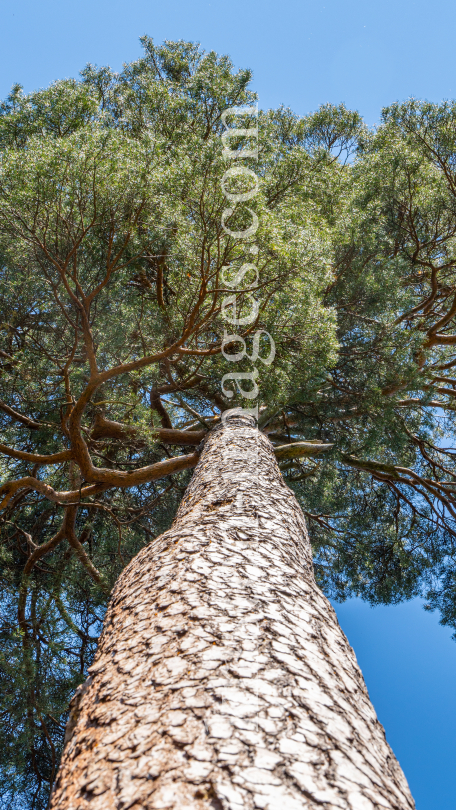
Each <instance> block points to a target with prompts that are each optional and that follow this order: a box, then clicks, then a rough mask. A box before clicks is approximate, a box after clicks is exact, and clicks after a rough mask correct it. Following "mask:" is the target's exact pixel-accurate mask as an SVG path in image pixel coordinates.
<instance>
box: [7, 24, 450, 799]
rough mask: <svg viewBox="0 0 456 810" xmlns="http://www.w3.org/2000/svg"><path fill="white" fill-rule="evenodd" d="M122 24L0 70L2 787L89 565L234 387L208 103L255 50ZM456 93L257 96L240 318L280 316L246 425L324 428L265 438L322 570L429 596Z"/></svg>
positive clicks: (49, 711) (70, 649) (436, 533)
mask: <svg viewBox="0 0 456 810" xmlns="http://www.w3.org/2000/svg"><path fill="white" fill-rule="evenodd" d="M143 45H144V48H145V55H144V57H143V58H142V59H140V60H138V61H137V62H134V63H132V64H130V65H127V66H126V67H125V68H124V70H123V72H122V73H121V74H113V73H111V72H110V71H109V70H108V69H104V68H103V69H100V70H98V69H96V68H94V67H92V66H88V67H87V68H86V69H85V70H84V71H83V73H82V79H81V81H80V82H76V81H64V82H57V83H56V84H54V85H52V86H51V87H50V88H49V89H47V90H44V91H40V92H39V93H35V94H31V95H30V96H24V95H23V94H22V92H21V89H20V88H19V87H16V88H14V89H13V91H12V93H11V95H10V97H9V98H8V100H7V101H6V102H5V104H4V105H3V107H2V116H1V118H0V144H1V150H2V162H1V170H0V251H1V256H2V269H1V276H0V284H1V297H0V302H1V303H0V306H1V310H2V316H1V321H2V343H1V350H0V358H1V364H2V376H1V377H0V386H1V387H2V391H1V393H0V397H1V401H0V413H1V417H0V418H1V420H2V422H1V430H2V444H1V446H0V450H1V452H2V457H1V464H2V474H3V478H4V481H5V483H4V484H3V486H2V487H1V489H0V493H1V497H2V508H3V512H2V521H3V522H2V572H3V573H2V585H3V593H4V597H3V602H2V607H3V617H4V619H3V626H2V642H3V643H2V653H1V655H2V657H1V659H0V663H1V670H0V677H1V678H2V681H3V684H2V685H5V686H6V685H7V686H8V689H6V688H5V689H2V692H3V694H4V695H5V698H4V702H3V706H2V718H3V730H4V731H3V732H2V733H3V737H2V741H1V742H2V752H3V758H4V762H5V766H4V768H3V771H2V778H3V791H4V800H5V801H7V802H8V803H11V801H12V797H13V796H17V797H18V799H17V801H18V802H19V804H18V806H21V804H20V803H21V802H23V801H26V802H28V804H29V806H33V807H41V806H44V805H45V804H46V801H47V798H46V797H47V794H48V790H49V784H50V783H51V782H52V780H53V777H54V774H55V770H56V767H57V764H58V758H59V753H60V747H61V741H62V735H63V729H64V725H65V720H66V713H67V710H68V701H69V698H70V696H71V694H72V692H73V691H74V688H75V686H76V685H77V683H79V682H81V681H82V680H83V678H84V673H85V671H86V669H87V666H88V664H89V663H90V661H91V658H92V656H93V652H94V649H95V643H96V639H97V635H98V632H99V628H100V622H101V621H102V618H103V615H104V610H105V605H106V600H107V595H108V593H109V591H110V588H111V587H112V585H113V584H114V582H115V580H116V579H117V576H118V575H119V573H120V572H121V570H122V569H123V567H124V565H125V564H126V563H127V562H128V561H129V560H130V559H131V558H132V557H133V556H134V555H135V554H136V552H137V551H138V550H139V549H140V548H141V547H142V546H143V545H145V544H146V543H147V542H149V541H150V539H152V538H153V537H154V536H156V535H157V534H159V533H160V532H161V531H163V530H164V529H166V528H167V527H168V526H169V525H170V522H171V519H172V516H173V515H174V513H175V510H176V508H177V506H178V504H179V501H180V498H181V496H182V493H183V491H184V489H185V485H186V483H187V482H188V478H189V473H188V472H185V470H188V469H190V468H191V467H192V466H194V464H195V463H196V460H197V458H198V453H197V452H196V449H197V447H198V445H199V443H200V442H201V440H202V438H203V437H204V435H205V433H206V432H207V430H208V428H209V427H211V426H212V425H213V424H214V423H215V422H216V420H217V419H218V418H219V414H220V412H221V410H224V409H226V408H227V407H229V406H232V405H233V404H240V403H241V401H240V399H239V398H237V399H236V398H233V400H228V399H226V398H225V397H224V396H223V393H222V392H221V389H220V380H221V378H222V376H223V374H225V373H227V365H228V364H227V362H226V360H225V359H224V358H223V356H222V354H221V348H222V346H221V338H222V336H223V332H224V329H225V327H226V321H225V320H224V319H223V317H222V314H221V302H222V298H223V296H224V294H225V293H226V286H224V285H226V283H227V276H228V280H229V278H231V276H230V275H229V274H230V270H231V268H233V273H234V270H235V269H236V268H237V266H238V262H239V260H241V259H244V260H245V255H246V253H245V251H246V243H245V241H241V240H236V239H232V238H229V237H228V236H227V235H226V233H224V232H223V230H222V228H221V215H222V212H223V210H224V208H225V207H226V199H225V198H224V196H223V194H222V190H221V187H220V179H221V177H222V175H223V173H224V171H225V170H226V167H227V164H226V162H225V161H224V160H223V158H222V154H221V152H222V149H221V139H220V134H221V132H222V129H223V127H222V124H221V114H222V112H223V111H224V110H225V109H226V108H227V107H230V106H235V105H240V104H250V103H252V102H253V101H254V99H255V96H254V95H253V94H252V93H251V91H250V90H249V89H248V84H249V81H250V74H249V72H248V71H240V72H238V73H234V72H233V69H232V65H231V63H230V62H229V60H228V59H227V58H226V57H222V58H219V57H217V56H216V55H215V54H214V53H208V54H205V53H203V52H202V51H201V50H200V49H199V48H198V47H196V46H194V45H191V44H188V43H166V44H165V45H164V46H162V47H160V48H156V47H155V46H154V45H153V43H152V41H151V40H150V39H148V38H144V39H143ZM455 121H456V113H455V108H454V106H452V105H451V104H445V105H441V106H435V105H428V104H421V103H418V102H409V103H407V104H406V105H396V106H394V107H392V108H390V109H388V110H386V111H385V113H384V122H383V124H382V126H381V127H380V128H379V130H378V131H377V132H376V133H369V132H367V130H366V129H365V127H363V125H362V122H361V120H360V118H359V116H358V115H357V114H356V113H352V112H349V111H347V110H346V109H345V108H344V107H338V108H334V107H331V106H325V107H322V108H321V109H320V110H319V111H318V112H317V113H315V114H313V115H311V116H308V117H307V118H303V119H302V118H301V119H300V118H298V117H296V116H294V115H293V114H292V113H291V112H290V111H289V110H285V109H280V110H278V111H271V112H268V113H260V116H259V129H260V142H259V145H260V149H259V159H258V163H255V164H253V163H252V164H249V163H248V162H247V165H252V166H254V168H255V171H256V172H257V173H258V175H259V176H260V177H261V185H260V193H259V194H258V195H257V196H256V198H255V200H254V201H252V203H251V207H252V208H253V209H254V210H255V212H256V213H257V215H258V216H259V220H260V228H259V230H258V232H257V234H256V235H255V244H257V245H258V248H259V253H258V255H257V257H256V263H257V265H258V269H259V279H260V281H259V283H258V284H256V285H254V284H253V278H252V285H251V287H252V290H254V291H255V295H256V297H258V300H259V301H260V310H259V314H258V318H257V320H256V322H255V323H254V324H253V325H251V326H249V327H246V328H245V329H244V331H243V333H242V335H243V337H244V338H246V339H247V338H248V336H249V335H250V334H252V332H254V331H255V330H257V329H264V330H267V331H269V332H270V333H271V334H273V336H274V340H275V342H276V347H277V353H276V359H275V361H274V364H273V365H272V366H269V367H268V366H266V365H264V364H263V365H262V368H261V378H260V385H261V398H262V403H263V408H262V410H261V418H260V424H261V426H262V429H263V430H264V431H265V432H266V433H267V434H268V435H269V437H270V438H271V439H272V441H273V442H275V443H276V444H279V445H283V444H285V443H288V442H292V441H297V440H300V439H302V438H304V439H306V440H308V441H312V440H313V441H314V442H318V443H319V444H322V443H331V444H334V449H333V450H332V451H331V452H329V453H325V454H324V455H322V456H321V457H320V456H319V457H318V459H317V458H314V457H313V456H307V457H304V458H303V457H301V458H300V459H296V458H292V459H290V460H289V461H285V462H284V463H283V465H282V466H283V474H284V476H285V479H286V481H287V483H288V484H289V485H290V486H292V488H293V489H294V490H295V492H296V494H297V496H298V499H299V500H300V502H301V503H302V504H303V507H304V510H305V513H306V516H307V518H308V522H309V528H310V531H311V538H312V541H313V544H314V549H315V562H316V571H317V575H318V578H319V581H320V583H321V584H322V585H323V587H324V588H325V590H326V592H327V593H332V594H333V595H335V596H337V597H341V598H344V597H345V596H347V595H349V594H351V593H356V594H359V595H361V596H363V597H364V598H367V599H369V600H370V601H371V602H378V601H383V602H393V601H398V600H400V599H403V598H408V597H410V596H412V595H414V594H416V593H420V592H423V591H425V592H426V593H427V594H428V599H429V605H430V606H431V607H439V608H440V609H441V611H442V616H443V620H444V621H446V622H447V623H453V622H454V615H455V614H454V610H455V608H454V598H453V593H454V573H453V572H454V553H453V542H454V531H455V526H454V508H455V504H454V496H453V493H454V487H455V484H456V478H455V475H454V473H455V468H454V463H453V459H454V455H453V451H452V449H451V436H452V424H453V404H452V398H453V397H454V391H453V389H454V382H453V380H452V377H451V369H452V368H453V366H454V363H456V359H455V358H454V355H453V353H452V345H453V344H454V342H455V340H456V338H455V337H454V336H453V335H452V332H451V330H452V326H454V323H453V318H454V314H455V312H456V310H455V309H454V303H453V302H454V300H456V299H455V291H456V287H455V278H454V270H453V264H452V263H453V250H454V247H453V246H454V229H455V223H456V220H455V207H454V146H455ZM247 161H248V159H247ZM242 188H245V187H242ZM236 216H237V220H236ZM243 216H244V215H243V214H242V213H238V214H237V215H235V217H233V218H232V221H233V222H236V221H237V223H238V225H239V228H240V229H241V228H243V227H246V221H245V220H244V218H243ZM231 227H233V226H231ZM247 247H248V245H247ZM223 267H225V268H228V269H225V271H224V274H223V275H222V268H223ZM245 306H246V308H247V307H248V303H247V301H246V303H245ZM225 348H226V350H227V351H231V348H233V352H235V351H237V349H238V346H236V345H235V344H234V345H233V347H231V346H226V347H225ZM260 352H261V353H262V356H264V357H265V356H267V354H268V352H269V343H268V340H267V339H266V337H265V338H264V342H262V344H261V347H260ZM237 368H239V369H242V370H246V371H248V370H250V369H251V364H250V363H249V362H248V360H247V359H244V360H243V361H242V363H240V364H239V366H237ZM229 370H231V369H229ZM455 390H456V389H455ZM448 445H450V446H449V447H448ZM173 446H174V448H173ZM171 448H173V449H171ZM176 448H177V449H176ZM309 452H310V451H309ZM320 459H321V460H320ZM21 797H22V798H21ZM24 797H25V798H24Z"/></svg>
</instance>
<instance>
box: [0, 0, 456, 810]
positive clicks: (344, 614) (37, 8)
mask: <svg viewBox="0 0 456 810" xmlns="http://www.w3.org/2000/svg"><path fill="white" fill-rule="evenodd" d="M455 29H456V5H455V4H454V0H453V2H450V0H444V2H442V1H441V0H437V2H434V3H433V4H432V6H431V5H430V3H424V2H420V0H417V2H412V0H395V1H394V2H393V0H382V3H369V4H368V3H366V2H359V0H345V2H344V3H341V2H340V0H339V1H338V2H336V1H335V0H323V2H307V0H304V2H302V0H301V2H300V1H299V0H281V1H280V2H278V1H277V0H276V2H271V1H270V0H251V2H250V3H249V4H247V3H246V2H245V1H242V2H241V0H231V2H229V3H228V2H220V0H210V2H209V1H208V0H193V2H190V0H185V2H184V0H167V2H163V0H161V2H160V3H158V2H156V0H148V2H146V0H129V2H128V3H125V2H120V0H109V2H108V0H78V2H77V3H76V2H65V0H40V2H36V0H33V2H32V0H17V2H16V3H14V4H13V3H10V4H9V5H7V4H6V3H4V4H3V6H2V26H1V37H0V45H1V47H0V63H1V70H0V97H1V98H3V97H5V96H6V95H7V93H8V92H9V89H10V88H11V86H12V84H13V83H15V82H20V83H21V84H22V85H23V86H24V87H25V89H26V90H27V91H30V90H34V89H37V88H39V87H44V86H46V85H48V84H49V83H50V82H51V81H53V80H54V79H57V78H63V77H66V76H77V75H78V72H79V70H80V69H81V68H82V67H83V66H84V64H85V63H86V62H93V63H96V64H98V65H103V64H109V65H110V66H111V67H112V68H114V69H120V68H121V66H122V63H123V62H124V61H130V60H132V59H135V58H136V57H138V56H139V54H140V46H139V42H138V38H139V36H141V35H142V34H144V33H147V34H149V35H150V36H152V37H153V38H154V39H155V41H156V42H161V41H162V40H164V39H187V40H192V41H198V42H201V44H202V46H203V47H204V48H205V49H214V50H216V51H218V52H222V53H228V54H230V56H231V58H232V60H233V62H234V64H235V65H236V66H237V67H250V68H252V69H253V73H254V82H253V85H254V88H255V89H256V90H257V92H258V93H259V97H260V105H261V106H262V107H274V106H278V105H279V104H285V105H287V106H290V107H292V108H293V109H294V110H295V111H296V112H297V113H301V114H304V113H307V112H310V111H311V110H314V109H316V108H317V107H318V106H319V105H320V104H322V103H325V102H328V101H329V102H333V103H338V102H341V101H344V102H345V103H346V104H347V105H348V106H349V107H352V108H356V109H358V110H359V111H360V112H361V114H362V115H363V116H364V117H365V120H366V122H367V123H368V124H370V125H372V124H374V123H375V122H377V121H378V120H379V117H380V112H381V108H382V106H385V105H387V104H390V103H391V102H393V101H396V100H398V99H399V100H402V99H405V98H408V97H409V96H412V95H413V96H417V97H421V98H428V99H430V100H432V101H440V100H442V99H444V98H451V97H455V96H456V74H455V67H454V62H455V56H454V53H455V46H454V43H455V33H456V30H455ZM336 609H337V612H338V614H339V618H340V621H341V624H342V627H343V629H344V631H345V632H346V634H347V636H348V638H349V641H350V642H351V644H352V645H353V647H354V648H355V651H356V654H357V656H358V660H359V662H360V664H361V667H362V669H363V672H364V675H365V678H366V682H367V685H368V688H369V691H370V694H371V697H372V700H373V703H374V705H375V707H376V710H377V713H378V715H379V718H380V720H381V722H382V723H383V724H384V726H385V728H386V733H387V737H388V740H389V742H390V744H391V745H392V747H393V749H394V751H395V753H396V755H397V756H398V758H399V760H400V762H401V765H402V767H403V768H404V771H405V773H406V776H407V778H408V780H409V782H410V785H411V788H412V792H413V794H414V797H415V800H416V804H417V810H454V808H455V806H456V799H455V793H456V791H455V788H454V776H453V774H454V772H455V771H456V767H455V765H456V763H455V758H456V757H455V752H456V745H455V743H456V689H455V685H456V643H455V642H454V641H451V638H450V636H451V633H450V631H449V630H448V629H446V628H442V627H440V626H439V625H438V618H437V617H436V616H435V615H430V614H428V613H425V612H424V611H423V610H422V608H421V606H420V604H419V602H418V601H413V602H411V603H408V604H405V605H399V606H394V607H380V608H375V609H372V608H370V607H368V606H367V605H364V604H363V603H361V602H359V601H358V600H351V601H350V602H348V603H346V604H344V605H336Z"/></svg>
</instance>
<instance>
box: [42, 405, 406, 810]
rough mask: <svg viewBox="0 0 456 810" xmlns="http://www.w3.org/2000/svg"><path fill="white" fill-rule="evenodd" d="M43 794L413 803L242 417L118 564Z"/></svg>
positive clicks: (168, 804) (135, 803)
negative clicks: (166, 514) (158, 527)
mask: <svg viewBox="0 0 456 810" xmlns="http://www.w3.org/2000/svg"><path fill="white" fill-rule="evenodd" d="M89 672H90V677H89V678H88V680H87V681H86V682H85V684H84V685H83V686H82V687H79V690H78V692H77V693H76V695H75V697H74V698H73V701H72V706H71V715H70V720H69V723H68V728H67V743H66V746H65V750H64V754H63V759H62V764H61V767H60V771H59V774H58V779H57V782H56V786H55V789H54V792H53V797H52V801H51V807H52V808H53V810H56V809H57V808H59V810H114V809H115V810H156V809H157V810H158V808H173V810H177V809H179V810H209V808H211V809H212V810H254V808H265V809H266V810H302V808H312V809H313V808H319V810H322V809H323V810H332V809H333V808H334V810H335V809H336V808H337V810H377V808H387V809H388V810H406V809H407V810H411V809H412V808H414V802H413V799H412V797H411V795H410V792H409V788H408V785H407V782H406V779H405V777H404V775H403V773H402V771H401V768H400V766H399V764H398V762H397V760H396V759H395V757H394V754H393V753H392V751H391V749H390V747H389V745H388V743H387V742H386V739H385V734H384V731H383V727H382V726H381V725H380V723H379V721H378V720H377V717H376V715H375V711H374V709H373V707H372V704H371V702H370V700H369V696H368V693H367V690H366V686H365V684H364V681H363V677H362V674H361V671H360V669H359V667H358V665H357V662H356V658H355V655H354V652H353V650H352V649H351V647H350V646H349V644H348V642H347V639H346V638H345V636H344V634H343V633H342V630H341V629H340V627H339V625H338V622H337V618H336V615H335V613H334V610H333V609H332V607H331V605H330V604H329V602H328V600H327V599H326V598H325V597H324V596H323V594H322V593H321V592H320V590H319V589H318V588H317V586H316V584H315V581H314V577H313V571H312V555H311V548H310V544H309V540H308V537H307V532H306V527H305V523H304V518H303V515H302V512H301V509H300V507H299V505H298V503H297V501H296V499H295V497H294V495H293V493H292V492H291V491H290V490H289V489H288V487H287V486H286V485H285V483H284V481H283V479H282V477H281V475H280V472H279V469H278V466H277V462H276V460H275V457H274V453H273V449H272V446H271V444H270V442H269V441H268V439H267V438H266V437H265V436H264V435H263V434H262V433H260V432H259V431H258V430H257V429H256V428H255V427H254V426H253V425H252V424H251V423H250V421H249V418H246V417H243V418H241V417H237V418H231V419H230V420H228V421H227V422H226V423H225V424H221V425H219V426H218V427H217V428H215V429H214V430H212V431H211V433H209V434H208V437H207V439H206V442H205V445H204V448H203V451H202V454H201V457H200V460H199V463H198V466H197V468H196V471H195V473H194V475H193V479H192V481H191V483H190V485H189V487H188V489H187V492H186V494H185V496H184V499H183V501H182V503H181V506H180V508H179V511H178V513H177V516H176V519H175V521H174V523H173V525H172V527H171V529H170V530H169V531H167V532H165V534H163V535H161V537H159V538H158V539H157V540H155V541H154V542H153V543H151V544H150V545H149V546H147V547H146V548H144V549H143V550H142V551H141V552H140V553H139V554H138V555H137V556H136V557H135V559H134V560H133V561H132V562H131V563H130V565H129V566H127V568H126V569H125V571H124V572H123V573H122V575H121V577H120V578H119V580H118V582H117V584H116V587H115V589H114V592H113V594H112V598H111V602H110V605H109V608H108V612H107V615H106V620H105V624H104V629H103V633H102V636H101V638H100V643H99V647H98V652H97V655H96V658H95V661H94V663H93V665H92V666H91V667H90V670H89Z"/></svg>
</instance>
